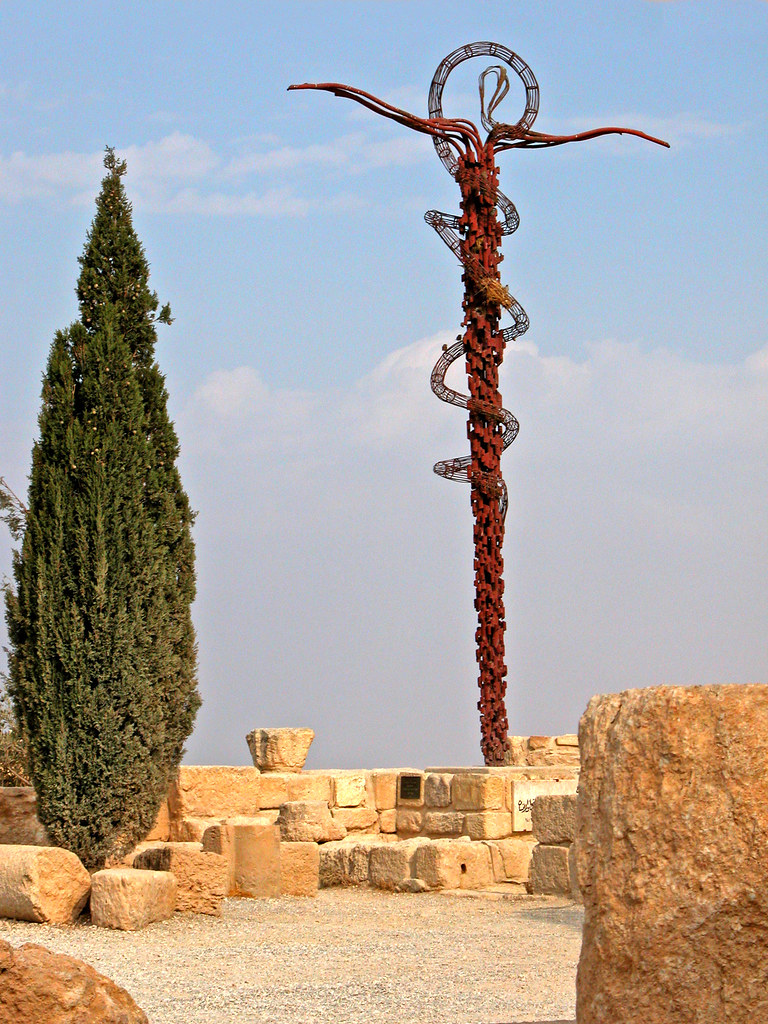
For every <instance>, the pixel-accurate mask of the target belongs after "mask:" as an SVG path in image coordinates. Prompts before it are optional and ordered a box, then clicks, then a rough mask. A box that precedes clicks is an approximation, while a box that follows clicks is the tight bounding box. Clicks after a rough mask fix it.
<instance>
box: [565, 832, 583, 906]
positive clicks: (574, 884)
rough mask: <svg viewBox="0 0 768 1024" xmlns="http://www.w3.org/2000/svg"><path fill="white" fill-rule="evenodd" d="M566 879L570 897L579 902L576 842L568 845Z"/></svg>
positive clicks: (579, 890) (579, 888) (579, 889)
mask: <svg viewBox="0 0 768 1024" xmlns="http://www.w3.org/2000/svg"><path fill="white" fill-rule="evenodd" d="M568 879H569V884H570V888H571V899H574V900H576V901H577V902H578V903H581V887H580V886H579V862H578V858H577V857H576V844H575V843H571V845H570V846H569V847H568Z"/></svg>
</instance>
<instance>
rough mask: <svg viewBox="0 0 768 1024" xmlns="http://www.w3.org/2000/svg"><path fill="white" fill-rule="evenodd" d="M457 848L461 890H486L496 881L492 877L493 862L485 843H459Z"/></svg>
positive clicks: (457, 841) (459, 841) (458, 841)
mask: <svg viewBox="0 0 768 1024" xmlns="http://www.w3.org/2000/svg"><path fill="white" fill-rule="evenodd" d="M454 842H456V843H457V844H460V846H459V871H460V872H461V878H460V882H459V887H460V888H461V889H487V888H488V886H489V885H493V884H494V882H495V881H496V879H495V878H494V875H493V861H492V860H491V851H490V847H489V846H488V844H487V843H472V842H469V843H467V842H465V843H461V840H454Z"/></svg>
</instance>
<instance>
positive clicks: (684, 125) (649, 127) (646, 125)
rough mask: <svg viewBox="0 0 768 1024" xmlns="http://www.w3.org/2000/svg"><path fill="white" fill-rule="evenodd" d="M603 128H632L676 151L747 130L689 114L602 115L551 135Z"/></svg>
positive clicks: (573, 120) (573, 122)
mask: <svg viewBox="0 0 768 1024" xmlns="http://www.w3.org/2000/svg"><path fill="white" fill-rule="evenodd" d="M603 125H611V126H616V127H626V128H634V129H637V130H639V131H642V132H645V134H646V135H652V136H654V137H655V138H657V139H663V140H664V141H665V142H669V143H670V145H672V146H674V147H676V148H679V147H680V146H684V145H690V144H692V143H693V142H694V141H695V140H697V139H722V138H732V137H733V136H735V135H741V134H742V133H743V132H744V131H746V130H747V128H748V127H749V126H748V124H747V123H746V122H745V121H738V122H733V123H725V122H721V121H710V120H707V119H706V118H702V117H697V116H695V115H693V114H676V115H674V116H672V117H653V116H652V115H649V114H643V113H626V114H603V115H595V116H594V117H578V118H570V119H569V120H568V121H567V122H566V127H563V128H558V129H557V130H556V131H553V133H554V134H563V135H565V134H568V133H569V132H583V131H589V130H590V129H592V128H598V127H601V126H603ZM619 142H620V140H617V139H614V140H613V145H614V148H615V150H616V152H626V147H623V148H622V147H620V146H619V145H617V143H619Z"/></svg>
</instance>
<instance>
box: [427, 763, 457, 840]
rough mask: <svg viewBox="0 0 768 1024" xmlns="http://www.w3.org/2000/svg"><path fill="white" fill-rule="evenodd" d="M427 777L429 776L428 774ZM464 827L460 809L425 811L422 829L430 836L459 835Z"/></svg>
mask: <svg viewBox="0 0 768 1024" xmlns="http://www.w3.org/2000/svg"><path fill="white" fill-rule="evenodd" d="M428 778H429V776H428ZM463 828H464V813H463V812H462V811H427V812H426V814H425V815H424V824H423V829H424V832H426V833H427V835H430V836H459V835H461V832H462V829H463Z"/></svg>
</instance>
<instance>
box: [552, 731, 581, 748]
mask: <svg viewBox="0 0 768 1024" xmlns="http://www.w3.org/2000/svg"><path fill="white" fill-rule="evenodd" d="M555 744H556V745H557V746H558V747H577V748H578V746H579V737H578V736H577V735H576V733H573V732H569V733H565V734H564V735H563V736H555Z"/></svg>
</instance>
